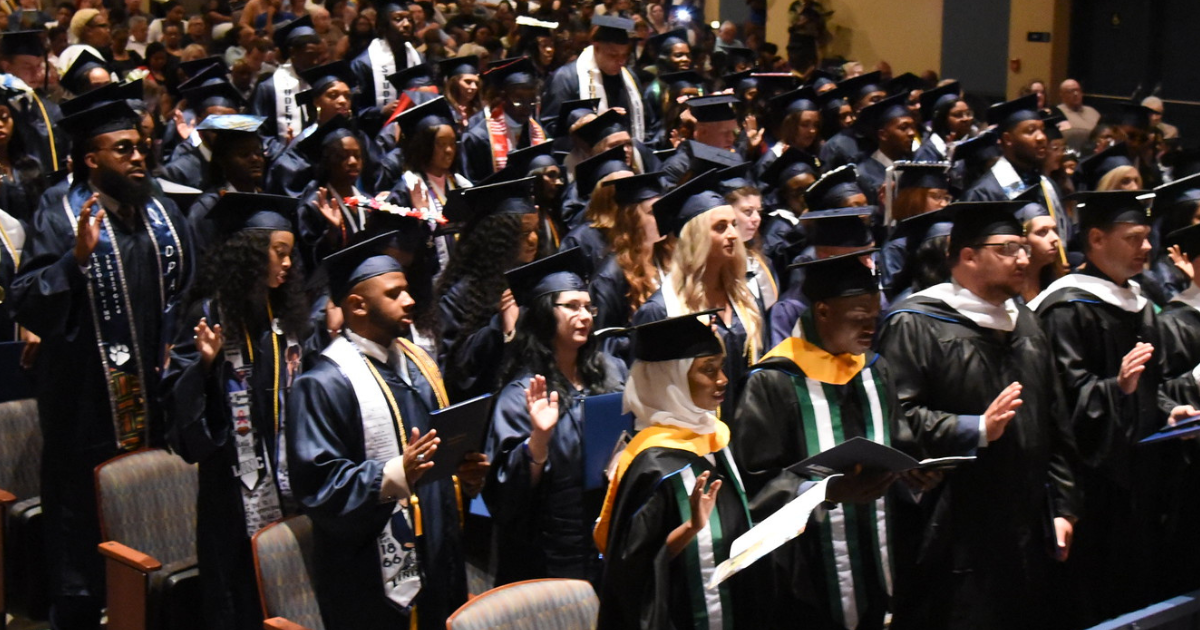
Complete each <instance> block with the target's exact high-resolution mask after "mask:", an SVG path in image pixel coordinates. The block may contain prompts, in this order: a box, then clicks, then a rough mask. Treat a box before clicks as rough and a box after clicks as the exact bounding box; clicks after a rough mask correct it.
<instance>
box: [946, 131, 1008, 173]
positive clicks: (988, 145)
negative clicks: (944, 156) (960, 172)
mask: <svg viewBox="0 0 1200 630" xmlns="http://www.w3.org/2000/svg"><path fill="white" fill-rule="evenodd" d="M1000 155H1002V151H1001V149H1000V133H999V132H998V131H996V130H995V129H989V130H987V131H985V132H983V133H981V134H979V135H978V136H975V137H974V138H970V139H967V140H963V141H962V142H959V143H957V144H955V145H954V147H953V148H952V149H951V150H950V158H951V162H959V161H965V162H967V163H968V164H971V165H976V164H982V163H984V162H985V161H987V160H990V159H992V158H995V157H1000Z"/></svg>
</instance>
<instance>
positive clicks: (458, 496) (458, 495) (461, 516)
mask: <svg viewBox="0 0 1200 630" xmlns="http://www.w3.org/2000/svg"><path fill="white" fill-rule="evenodd" d="M450 478H451V479H453V480H454V498H455V500H457V501H458V528H459V529H463V528H464V527H466V516H465V514H466V510H465V509H464V506H463V497H462V484H460V483H458V475H452V476H451V477H450Z"/></svg>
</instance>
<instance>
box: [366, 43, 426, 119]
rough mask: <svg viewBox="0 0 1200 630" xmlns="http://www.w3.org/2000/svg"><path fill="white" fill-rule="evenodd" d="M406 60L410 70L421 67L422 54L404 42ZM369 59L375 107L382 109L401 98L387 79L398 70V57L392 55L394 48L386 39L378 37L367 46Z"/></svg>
mask: <svg viewBox="0 0 1200 630" xmlns="http://www.w3.org/2000/svg"><path fill="white" fill-rule="evenodd" d="M404 58H405V60H406V61H407V63H408V66H407V67H409V68H411V67H413V66H419V65H421V53H419V52H417V49H416V48H413V45H412V44H410V43H408V42H404ZM367 59H369V60H370V61H371V80H372V81H373V83H374V85H375V106H376V107H378V108H380V109H382V108H384V107H386V106H387V104H388V103H391V102H392V101H394V100H396V99H397V98H399V94H397V93H396V87H395V86H394V85H392V82H391V81H388V79H387V78H388V76H389V75H392V74H395V72H396V70H397V68H396V56H395V55H393V54H392V47H391V45H390V44H388V43H387V40H386V39H384V38H382V37H376V38H375V39H373V40H371V43H370V45H368V46H367Z"/></svg>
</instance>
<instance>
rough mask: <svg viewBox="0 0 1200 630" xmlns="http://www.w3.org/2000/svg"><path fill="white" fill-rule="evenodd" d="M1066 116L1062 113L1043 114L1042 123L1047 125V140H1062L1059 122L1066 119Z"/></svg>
mask: <svg viewBox="0 0 1200 630" xmlns="http://www.w3.org/2000/svg"><path fill="white" fill-rule="evenodd" d="M1066 119H1067V117H1066V116H1063V115H1062V114H1060V113H1057V112H1056V113H1053V114H1050V115H1049V116H1042V124H1043V125H1044V126H1045V133H1046V140H1062V139H1063V133H1062V130H1061V129H1059V128H1058V124H1059V123H1061V122H1063V121H1065V120H1066Z"/></svg>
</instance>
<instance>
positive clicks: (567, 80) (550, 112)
mask: <svg viewBox="0 0 1200 630" xmlns="http://www.w3.org/2000/svg"><path fill="white" fill-rule="evenodd" d="M578 98H579V76H578V75H577V74H576V70H575V62H571V63H568V64H567V65H565V66H563V67H561V68H559V69H558V70H555V71H554V74H553V75H551V76H550V81H549V83H547V85H546V91H545V93H544V94H542V119H541V123H542V129H545V130H546V135H547V136H550V137H552V138H557V137H558V136H560V135H563V136H565V135H566V133H565V130H561V129H558V110H559V109H561V108H562V104H563V103H565V102H567V101H574V100H577V99H578ZM471 181H475V180H474V179H472V180H471Z"/></svg>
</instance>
